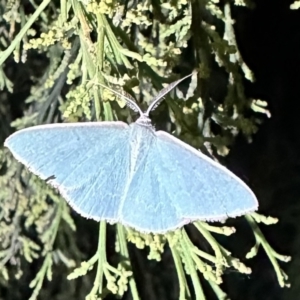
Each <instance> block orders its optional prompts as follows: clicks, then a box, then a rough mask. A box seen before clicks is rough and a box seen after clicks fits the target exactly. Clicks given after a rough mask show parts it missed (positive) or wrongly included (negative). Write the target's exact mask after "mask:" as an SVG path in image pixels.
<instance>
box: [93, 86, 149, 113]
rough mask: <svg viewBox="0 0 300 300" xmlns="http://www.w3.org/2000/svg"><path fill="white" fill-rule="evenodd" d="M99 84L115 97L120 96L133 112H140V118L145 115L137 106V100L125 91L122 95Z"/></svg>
mask: <svg viewBox="0 0 300 300" xmlns="http://www.w3.org/2000/svg"><path fill="white" fill-rule="evenodd" d="M97 84H99V85H100V86H102V87H104V88H106V89H108V90H109V91H111V92H112V93H114V94H115V95H118V96H119V97H120V98H122V99H124V100H125V101H126V104H127V106H128V107H129V108H131V109H132V110H133V111H135V112H138V113H139V114H140V116H142V115H144V113H143V111H142V110H141V109H140V107H139V106H138V105H137V103H135V99H134V98H133V97H131V95H129V94H128V93H126V92H125V91H122V93H121V92H117V91H115V90H113V89H111V88H110V87H108V86H106V85H104V84H102V83H100V82H98V83H97Z"/></svg>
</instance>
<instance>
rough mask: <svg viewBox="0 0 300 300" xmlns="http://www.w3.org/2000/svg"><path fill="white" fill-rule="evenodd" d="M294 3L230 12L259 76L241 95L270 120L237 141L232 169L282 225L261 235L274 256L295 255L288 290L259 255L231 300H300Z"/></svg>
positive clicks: (298, 73) (298, 18)
mask: <svg viewBox="0 0 300 300" xmlns="http://www.w3.org/2000/svg"><path fill="white" fill-rule="evenodd" d="M291 3H292V1H271V0H270V1H269V0H264V1H256V7H255V8H254V9H253V10H252V11H251V10H248V9H244V8H240V7H239V8H235V10H234V18H235V20H236V26H235V28H236V35H237V41H238V44H239V47H240V51H241V53H242V56H243V58H244V59H245V61H246V63H247V64H248V65H249V67H250V69H252V70H253V72H254V74H255V77H256V82H255V83H254V84H246V92H247V94H248V95H249V96H251V97H253V98H258V99H265V100H266V101H267V102H268V105H269V109H270V111H271V114H272V117H271V118H270V119H267V118H266V119H265V121H264V124H263V125H262V126H261V127H260V129H259V131H258V133H257V134H256V135H255V136H254V139H253V143H252V144H247V143H246V142H245V141H244V140H243V138H239V139H238V140H237V141H236V145H235V147H234V148H233V150H232V152H231V156H230V158H231V159H230V165H229V167H231V169H232V170H235V169H236V168H239V169H242V170H243V172H244V174H246V176H247V177H248V180H249V184H250V186H251V187H252V189H253V190H254V192H255V193H256V195H257V197H258V199H259V203H260V210H259V211H260V212H261V213H263V214H266V215H271V216H274V217H277V218H279V223H278V224H276V225H273V226H261V228H262V231H263V233H264V234H265V235H266V237H267V239H268V241H269V242H270V244H271V245H272V246H273V247H274V248H275V250H276V251H278V252H279V253H281V254H286V255H291V256H292V261H291V262H290V263H287V264H285V263H281V266H282V268H283V269H284V270H285V271H286V273H287V274H288V275H289V280H290V283H291V284H292V286H291V288H290V289H287V288H284V289H281V288H280V287H279V286H278V285H277V284H276V277H275V275H274V272H273V271H272V266H271V263H270V262H269V260H268V258H267V256H266V255H265V254H264V252H263V250H262V249H261V250H260V251H259V255H258V257H257V258H256V259H253V261H252V262H251V263H250V265H251V268H252V275H251V276H250V277H249V278H246V277H245V278H241V277H240V276H238V277H239V279H240V280H238V281H236V283H235V284H234V282H233V281H230V282H231V284H230V285H227V288H228V289H229V290H230V292H229V295H230V296H231V297H232V299H288V300H289V299H291V300H294V299H295V300H296V299H300V284H299V283H300V232H299V225H300V160H299V157H300V114H299V113H300V11H298V10H291V9H290V8H289V6H290V4H291ZM230 276H232V274H230ZM258 278H259V280H257V279H258Z"/></svg>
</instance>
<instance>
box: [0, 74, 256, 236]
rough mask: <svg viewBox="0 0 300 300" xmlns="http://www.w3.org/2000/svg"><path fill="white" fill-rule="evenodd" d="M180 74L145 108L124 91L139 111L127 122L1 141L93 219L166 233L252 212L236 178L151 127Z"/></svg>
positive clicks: (252, 203)
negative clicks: (152, 115) (197, 222)
mask: <svg viewBox="0 0 300 300" xmlns="http://www.w3.org/2000/svg"><path fill="white" fill-rule="evenodd" d="M185 78H186V77H185ZM185 78H182V79H180V80H178V81H175V82H173V83H172V84H170V85H169V86H168V87H167V88H165V89H163V90H162V91H161V92H160V93H159V94H158V95H157V97H155V99H153V101H152V102H151V104H150V106H149V108H148V109H147V111H146V112H145V113H143V112H142V111H141V109H140V108H139V106H138V105H137V104H136V103H135V102H134V101H133V99H131V98H130V97H125V96H123V98H124V99H125V100H126V101H127V103H129V106H130V107H131V108H133V109H134V110H135V111H138V112H139V114H140V117H139V118H138V119H137V121H136V122H135V123H133V124H130V125H127V124H126V123H123V122H117V121H116V122H87V123H65V124H50V125H41V126H34V127H30V128H26V129H23V130H20V131H17V132H16V133H14V134H12V135H11V136H10V137H8V138H7V139H6V141H5V146H7V147H8V148H9V149H10V151H11V152H12V153H13V155H14V156H15V158H16V159H17V160H19V161H20V162H21V163H23V164H24V165H25V166H26V167H28V168H29V170H30V171H32V172H33V173H34V174H36V175H38V176H40V177H41V178H42V179H44V180H47V182H49V183H50V184H51V185H52V186H54V187H56V188H57V189H58V190H59V191H60V193H61V195H62V196H63V197H64V198H65V199H66V200H67V201H68V203H69V204H70V205H71V206H72V207H73V208H74V210H75V211H77V212H78V213H79V214H80V215H82V216H84V217H87V218H92V219H94V220H97V221H100V220H106V221H108V222H110V223H116V222H120V223H121V224H123V225H125V226H129V227H133V228H134V229H136V230H138V231H141V232H146V233H165V232H167V231H171V230H175V229H177V228H179V227H182V226H183V225H185V224H187V223H189V222H192V221H195V220H207V221H220V220H223V219H226V218H227V217H236V216H240V215H243V214H245V213H248V212H252V211H254V210H256V209H257V207H258V202H257V199H256V197H255V195H254V194H253V192H252V191H251V190H250V189H249V188H248V186H247V185H246V184H245V183H244V182H243V181H242V180H240V179H239V178H238V177H237V176H235V175H234V174H233V173H231V172H230V171H229V170H227V169H226V168H225V167H223V166H221V165H220V164H218V163H217V162H215V161H214V160H212V159H210V158H208V157H207V156H205V155H204V154H202V153H201V152H199V151H197V150H196V149H194V148H192V147H191V146H189V145H187V144H186V143H184V142H182V141H180V140H179V139H177V138H175V137H174V136H172V135H170V134H168V133H166V132H164V131H155V130H154V128H153V127H152V125H151V121H150V118H149V113H150V112H151V111H152V110H153V109H155V107H156V106H157V105H158V104H159V103H160V102H161V101H162V99H163V97H164V96H165V95H166V94H167V93H168V92H169V91H170V90H171V89H172V88H174V87H175V86H176V85H177V84H178V83H179V82H181V81H182V80H184V79H185ZM117 94H118V93H117ZM119 95H120V94H119Z"/></svg>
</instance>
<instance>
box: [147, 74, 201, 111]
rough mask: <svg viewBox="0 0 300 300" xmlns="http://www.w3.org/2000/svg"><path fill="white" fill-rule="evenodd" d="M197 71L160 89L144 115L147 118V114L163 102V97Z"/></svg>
mask: <svg viewBox="0 0 300 300" xmlns="http://www.w3.org/2000/svg"><path fill="white" fill-rule="evenodd" d="M196 73H197V71H194V72H193V73H191V74H189V75H187V76H185V77H183V78H181V79H178V80H176V81H174V82H171V83H170V84H169V85H168V86H167V87H165V88H164V89H162V90H161V91H160V92H159V93H158V94H157V95H156V97H155V98H154V99H153V100H152V101H151V103H150V105H149V107H148V109H147V111H146V112H145V115H146V116H148V115H149V113H150V112H151V111H152V110H154V109H155V108H156V107H157V106H158V105H159V104H160V103H161V102H162V101H163V100H164V96H165V95H166V94H168V93H169V92H170V91H171V90H172V89H174V88H175V87H176V86H177V85H178V84H179V83H180V82H181V81H183V80H185V79H186V78H188V77H191V76H192V75H194V74H196Z"/></svg>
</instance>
